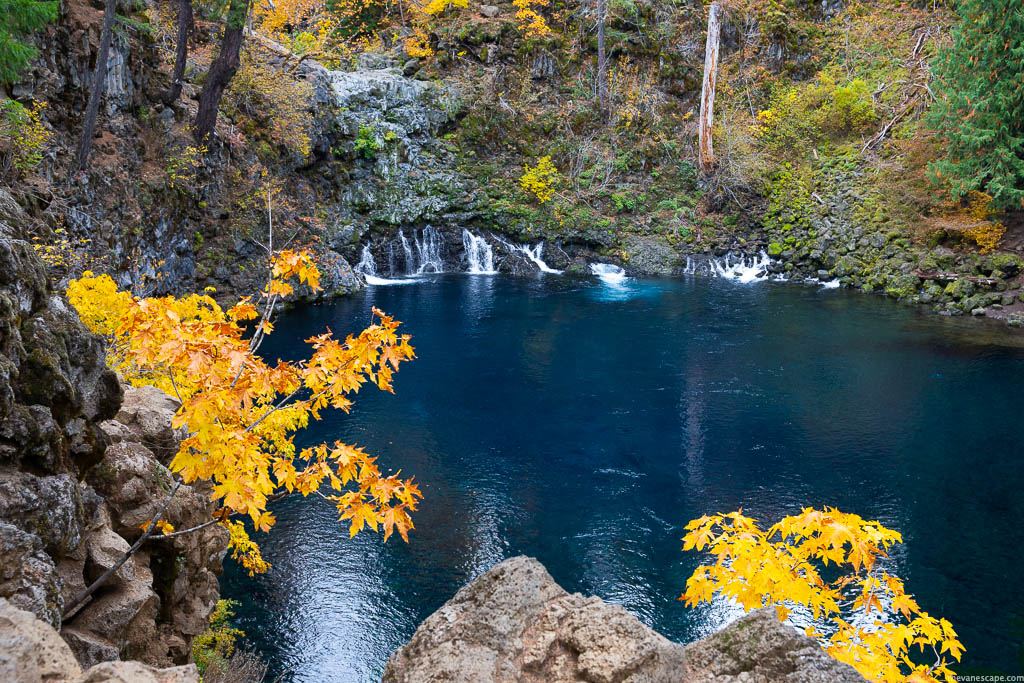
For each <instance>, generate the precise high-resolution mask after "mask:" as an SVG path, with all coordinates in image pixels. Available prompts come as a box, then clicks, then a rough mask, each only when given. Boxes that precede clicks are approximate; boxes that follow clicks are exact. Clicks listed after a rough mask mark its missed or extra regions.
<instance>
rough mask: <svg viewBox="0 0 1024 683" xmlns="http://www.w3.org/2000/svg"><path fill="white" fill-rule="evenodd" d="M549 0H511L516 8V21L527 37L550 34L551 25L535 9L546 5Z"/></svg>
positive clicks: (540, 36) (539, 36) (541, 36)
mask: <svg viewBox="0 0 1024 683" xmlns="http://www.w3.org/2000/svg"><path fill="white" fill-rule="evenodd" d="M549 3H550V0H512V4H513V5H514V6H515V8H516V22H518V24H519V30H520V31H522V32H523V35H525V36H526V37H527V38H543V37H545V36H548V35H551V32H552V31H551V27H550V26H548V23H547V22H546V21H545V20H544V17H543V16H541V14H540V12H538V11H537V10H538V9H539V8H542V7H547V6H548V4H549Z"/></svg>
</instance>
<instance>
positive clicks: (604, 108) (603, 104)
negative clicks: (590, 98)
mask: <svg viewBox="0 0 1024 683" xmlns="http://www.w3.org/2000/svg"><path fill="white" fill-rule="evenodd" d="M605 14H606V8H605V0H597V110H598V113H599V114H600V115H601V122H602V123H606V122H607V121H608V113H609V112H608V56H607V55H606V54H605V51H604V17H605Z"/></svg>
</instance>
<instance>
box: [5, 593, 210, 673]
mask: <svg viewBox="0 0 1024 683" xmlns="http://www.w3.org/2000/svg"><path fill="white" fill-rule="evenodd" d="M115 657H116V651H115ZM0 680H3V681H5V683H42V682H43V681H55V682H56V681H62V682H64V683H198V682H199V674H198V672H197V671H196V667H195V665H194V664H188V665H185V666H176V667H171V668H167V669H158V668H154V667H150V666H146V665H145V664H142V663H141V662H118V661H107V662H102V663H100V664H97V665H95V666H93V667H91V668H89V669H88V670H87V671H85V672H84V673H83V671H82V667H81V666H80V665H79V663H78V661H76V660H75V655H74V654H72V651H71V648H70V647H69V646H68V644H67V643H66V642H65V640H63V639H61V637H60V636H59V635H58V634H57V632H56V631H55V630H53V627H52V626H50V625H49V624H47V623H45V622H43V621H40V620H39V619H37V618H35V616H33V615H32V614H31V613H29V612H26V611H24V610H20V609H18V608H16V607H14V606H13V605H11V604H10V603H9V602H7V601H6V600H4V599H3V598H0Z"/></svg>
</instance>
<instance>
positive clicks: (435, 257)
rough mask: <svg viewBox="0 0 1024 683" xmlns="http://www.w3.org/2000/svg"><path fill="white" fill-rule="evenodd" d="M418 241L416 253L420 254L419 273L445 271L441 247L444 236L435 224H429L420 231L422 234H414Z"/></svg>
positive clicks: (417, 270) (417, 269)
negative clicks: (417, 235)
mask: <svg viewBox="0 0 1024 683" xmlns="http://www.w3.org/2000/svg"><path fill="white" fill-rule="evenodd" d="M412 237H413V239H414V240H415V241H416V254H417V255H418V256H419V265H418V266H417V267H416V272H417V273H443V272H444V262H443V261H442V260H441V247H443V246H444V237H442V236H441V233H440V232H438V231H437V229H436V228H434V227H433V226H430V225H428V226H427V227H425V228H423V230H421V231H420V236H419V237H416V233H415V232H414V233H413V235H412Z"/></svg>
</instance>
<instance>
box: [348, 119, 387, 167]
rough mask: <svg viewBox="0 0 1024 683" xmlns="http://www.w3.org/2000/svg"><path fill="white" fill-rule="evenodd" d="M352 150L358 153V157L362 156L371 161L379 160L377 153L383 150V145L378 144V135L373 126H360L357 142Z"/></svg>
mask: <svg viewBox="0 0 1024 683" xmlns="http://www.w3.org/2000/svg"><path fill="white" fill-rule="evenodd" d="M352 150H353V151H354V152H355V153H356V156H357V157H358V156H361V157H363V158H364V159H369V160H371V161H372V160H373V159H376V158H377V153H378V152H379V151H380V150H381V144H380V143H379V142H377V133H376V131H375V130H374V128H373V127H372V126H359V132H358V133H357V134H356V141H355V144H354V145H353V147H352Z"/></svg>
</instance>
